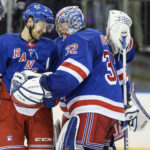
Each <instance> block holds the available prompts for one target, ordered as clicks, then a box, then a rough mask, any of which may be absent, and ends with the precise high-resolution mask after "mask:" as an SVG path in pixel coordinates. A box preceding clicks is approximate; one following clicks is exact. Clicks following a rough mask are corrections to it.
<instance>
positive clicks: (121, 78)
mask: <svg viewBox="0 0 150 150" xmlns="http://www.w3.org/2000/svg"><path fill="white" fill-rule="evenodd" d="M118 77H119V81H121V80H123V73H121V74H120V75H118ZM126 77H128V74H127V73H126Z"/></svg>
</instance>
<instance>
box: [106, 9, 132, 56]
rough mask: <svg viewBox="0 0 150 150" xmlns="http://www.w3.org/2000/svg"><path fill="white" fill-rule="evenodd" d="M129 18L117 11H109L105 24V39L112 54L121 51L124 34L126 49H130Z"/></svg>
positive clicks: (130, 22) (130, 23) (130, 21)
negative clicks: (124, 34) (123, 35)
mask: <svg viewBox="0 0 150 150" xmlns="http://www.w3.org/2000/svg"><path fill="white" fill-rule="evenodd" d="M131 25H132V20H131V18H130V17H129V16H128V15H127V14H126V13H124V12H122V11H119V10H110V12H109V16H108V22H107V29H106V37H107V40H108V43H109V45H110V46H111V49H112V52H113V54H117V53H118V52H119V51H121V50H122V33H123V32H126V49H127V50H128V49H129V47H131V45H130V43H131V42H132V41H131V39H132V38H131V35H130V27H131Z"/></svg>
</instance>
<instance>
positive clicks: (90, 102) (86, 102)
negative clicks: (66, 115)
mask: <svg viewBox="0 0 150 150" xmlns="http://www.w3.org/2000/svg"><path fill="white" fill-rule="evenodd" d="M87 105H97V106H101V107H104V108H106V109H109V110H112V111H115V112H119V113H124V108H121V107H118V106H113V105H111V104H108V103H105V102H103V101H100V100H94V99H91V100H80V101H78V102H75V103H73V104H72V105H71V107H70V108H69V112H72V110H73V109H75V108H77V107H81V106H87Z"/></svg>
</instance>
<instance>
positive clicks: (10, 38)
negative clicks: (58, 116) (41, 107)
mask: <svg viewBox="0 0 150 150" xmlns="http://www.w3.org/2000/svg"><path fill="white" fill-rule="evenodd" d="M0 41H1V42H0V64H1V65H0V74H2V75H3V81H4V83H5V85H6V87H7V90H8V92H9V91H10V84H11V79H12V77H13V74H14V73H15V72H21V71H23V70H32V71H34V72H38V73H43V72H46V71H51V72H53V71H55V70H56V67H57V60H58V51H57V48H56V46H55V44H54V43H53V41H52V40H51V39H48V38H44V37H42V38H41V39H40V40H39V41H35V42H34V43H30V42H27V41H25V40H23V39H22V38H21V35H20V34H4V35H2V36H0ZM48 60H49V61H48ZM23 109H26V110H27V108H19V107H17V110H19V112H21V111H24V110H23ZM30 110H31V109H30ZM31 111H32V110H31Z"/></svg>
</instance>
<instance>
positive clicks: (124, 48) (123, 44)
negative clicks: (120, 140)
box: [122, 31, 128, 150]
mask: <svg viewBox="0 0 150 150" xmlns="http://www.w3.org/2000/svg"><path fill="white" fill-rule="evenodd" d="M126 36H127V32H126V31H123V32H122V47H123V80H124V84H123V100H124V107H125V108H127V87H126ZM124 127H125V131H124V149H125V150H128V128H127V121H125V123H124Z"/></svg>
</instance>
